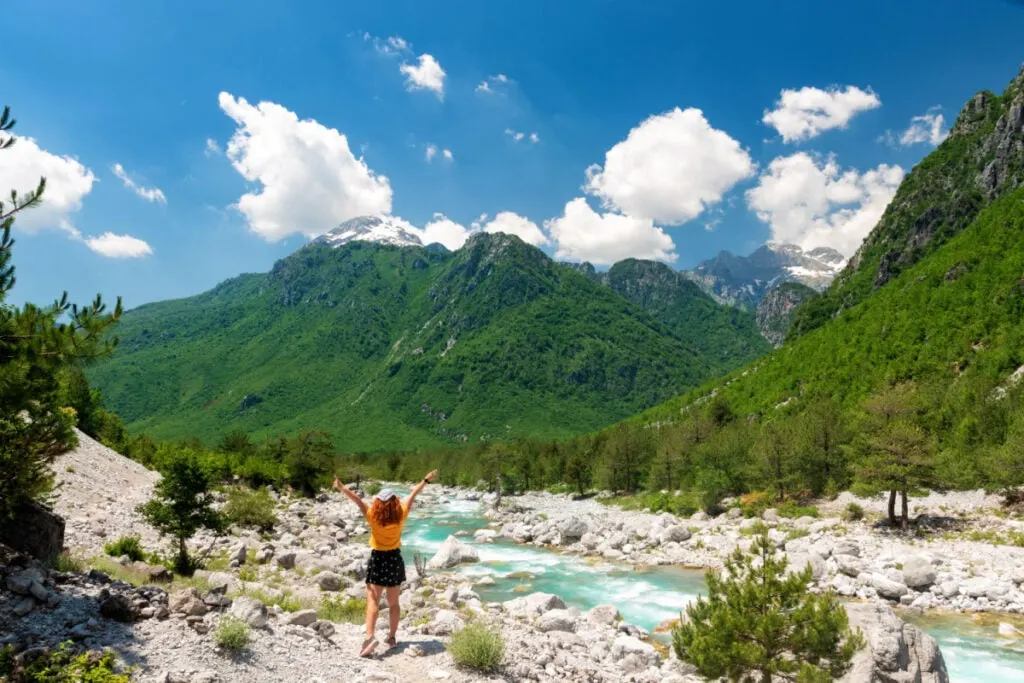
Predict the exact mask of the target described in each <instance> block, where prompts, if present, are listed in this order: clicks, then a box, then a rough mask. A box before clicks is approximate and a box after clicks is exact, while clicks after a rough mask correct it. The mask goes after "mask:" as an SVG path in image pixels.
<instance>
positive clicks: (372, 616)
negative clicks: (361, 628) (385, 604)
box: [366, 584, 384, 640]
mask: <svg viewBox="0 0 1024 683" xmlns="http://www.w3.org/2000/svg"><path fill="white" fill-rule="evenodd" d="M383 591H384V587H383V586H372V585H370V584H366V638H367V640H369V639H370V638H373V633H374V631H375V630H376V629H377V613H378V611H379V608H378V604H379V603H380V594H381V593H382V592H383Z"/></svg>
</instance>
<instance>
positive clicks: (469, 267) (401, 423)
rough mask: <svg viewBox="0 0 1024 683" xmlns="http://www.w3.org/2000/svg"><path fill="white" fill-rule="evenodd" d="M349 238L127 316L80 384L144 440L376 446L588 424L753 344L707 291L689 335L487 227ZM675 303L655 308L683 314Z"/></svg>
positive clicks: (741, 355)
mask: <svg viewBox="0 0 1024 683" xmlns="http://www.w3.org/2000/svg"><path fill="white" fill-rule="evenodd" d="M342 227H344V226H342ZM360 229H363V228H360ZM373 229H377V230H384V228H381V227H380V226H379V225H378V226H377V227H376V228H373ZM352 232H353V231H351V230H349V231H347V232H346V231H344V230H342V229H341V228H339V229H337V230H336V231H332V233H334V234H332V235H329V236H328V237H327V239H326V240H324V241H323V243H320V244H313V245H309V246H307V247H305V248H303V249H301V250H299V251H298V252H297V253H295V254H293V255H292V256H289V257H288V258H285V259H283V260H281V261H279V262H278V263H277V264H275V266H274V268H273V269H272V270H271V272H270V273H267V274H259V275H242V276H239V277H236V278H234V279H232V280H229V281H227V282H224V283H222V284H220V285H218V286H217V287H215V288H214V289H212V290H211V291H209V292H206V293H204V294H200V295H199V296H195V297H191V298H188V299H182V300H177V301H165V302H160V303H154V304H148V305H145V306H141V307H139V308H138V309H135V310H133V311H129V312H128V313H126V314H125V315H124V317H123V319H122V322H121V324H120V326H119V329H118V335H119V337H120V339H121V342H120V345H119V347H118V351H117V353H116V354H115V355H114V356H113V357H112V358H110V359H109V360H105V361H103V362H101V363H99V364H97V365H96V366H95V367H93V368H91V369H90V371H89V378H90V380H91V382H92V383H93V384H94V385H95V386H96V387H98V388H99V389H100V390H101V391H102V393H103V396H104V398H105V402H106V403H107V405H108V406H109V407H110V408H112V409H113V410H114V411H116V412H117V413H118V414H119V415H120V416H121V417H122V418H123V419H124V420H125V422H126V423H127V424H128V426H129V427H130V428H132V429H133V430H139V431H145V432H147V433H149V434H151V435H153V436H155V437H160V438H179V437H185V436H191V435H195V436H198V437H200V438H203V439H207V440H210V439H215V438H218V437H220V436H221V435H223V434H225V433H227V432H230V431H232V430H234V429H243V430H245V431H247V432H249V433H251V434H254V435H256V436H259V435H269V434H282V433H295V432H298V431H301V430H305V429H319V430H323V431H327V432H329V433H331V434H332V435H334V436H335V438H336V443H337V444H338V445H339V446H340V447H342V448H346V449H350V450H366V451H373V450H383V449H407V448H414V447H419V446H432V445H443V444H446V443H447V444H451V443H461V442H479V441H481V440H487V439H492V438H503V437H512V436H518V435H531V436H540V437H561V436H567V435H571V434H576V433H580V432H584V431H589V430H593V429H596V428H599V427H601V426H604V425H606V424H609V423H611V422H614V421H617V420H620V419H622V418H624V417H626V416H628V415H630V414H634V413H636V412H637V411H639V410H642V409H643V408H646V407H649V406H651V405H654V404H657V403H659V402H661V401H664V400H666V399H667V398H669V397H671V396H673V395H678V394H679V393H680V392H681V391H685V390H686V389H688V388H692V387H694V386H697V385H698V384H700V383H701V382H704V381H706V380H707V379H709V378H711V377H712V376H715V375H716V374H721V373H722V372H724V371H727V370H728V369H731V368H733V367H737V366H738V365H740V364H742V363H743V362H745V361H747V360H749V359H750V358H752V357H754V356H755V355H756V354H757V353H759V352H760V350H761V348H762V347H761V345H760V344H759V343H757V342H756V337H755V341H754V342H751V335H756V330H754V329H753V327H752V325H750V326H746V327H744V326H743V325H740V326H738V327H733V326H730V325H728V324H725V323H724V322H723V320H725V319H727V318H729V316H732V315H733V314H732V313H731V312H728V311H724V310H721V311H720V310H718V309H717V308H714V309H712V308H709V307H707V305H706V304H705V303H704V300H707V301H708V302H710V304H711V306H715V307H717V304H714V302H712V301H711V300H710V299H707V297H705V296H704V295H701V297H702V298H701V299H700V303H698V304H695V306H696V308H695V310H698V311H702V312H701V316H703V317H702V318H700V319H697V320H694V321H692V323H691V327H692V329H690V330H687V334H686V335H682V334H681V333H678V332H677V330H678V328H679V327H680V325H679V320H678V319H673V320H674V322H673V323H672V324H670V323H669V322H664V321H662V320H659V319H658V316H657V315H652V314H651V313H649V312H647V311H645V310H643V309H642V308H641V307H640V306H637V305H634V304H632V303H630V302H629V301H627V300H625V299H624V298H622V297H620V296H619V295H617V294H616V293H615V292H614V291H612V289H610V288H607V287H604V286H601V285H599V284H597V283H595V282H593V281H591V280H590V279H588V278H586V277H584V276H582V275H580V274H579V273H576V272H574V271H573V270H572V269H570V268H567V267H564V266H561V265H559V264H556V263H554V262H553V261H551V260H550V259H549V258H548V257H547V256H546V255H544V254H543V252H541V251H539V250H538V249H535V248H533V247H530V246H527V245H525V244H524V243H523V242H521V241H520V240H519V239H517V238H515V237H510V236H506V235H487V234H480V235H476V236H474V237H473V238H471V239H470V240H469V241H468V242H467V244H466V245H465V246H464V247H463V248H462V249H460V250H458V251H457V252H454V253H451V252H447V251H446V250H443V249H436V248H433V247H426V248H423V247H419V246H391V245H385V244H377V243H372V242H365V241H351V242H347V243H346V242H345V240H348V239H350V237H351V234H352ZM332 243H334V244H339V243H340V244H342V246H339V247H334V246H331V244H332ZM675 300H678V301H681V300H682V299H681V298H680V297H676V299H675ZM659 305H660V304H659ZM674 306H676V304H668V305H667V306H666V307H664V310H663V313H664V316H665V319H666V320H669V319H670V318H672V316H676V318H678V317H679V316H682V315H684V310H683V308H681V307H674ZM680 306H681V304H680ZM653 308H657V307H653ZM704 309H706V310H704ZM723 316H724V318H723ZM696 339H700V343H699V344H697V343H690V342H693V341H694V340H696ZM698 347H700V348H705V349H711V348H715V349H735V355H730V353H732V352H722V351H720V350H718V351H716V352H715V353H713V354H712V353H708V354H702V353H701V352H700V351H699V350H698Z"/></svg>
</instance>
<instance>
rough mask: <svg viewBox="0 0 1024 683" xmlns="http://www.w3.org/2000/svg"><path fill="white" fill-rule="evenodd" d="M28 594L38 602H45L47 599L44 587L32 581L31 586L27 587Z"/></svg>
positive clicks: (47, 594) (47, 595)
mask: <svg viewBox="0 0 1024 683" xmlns="http://www.w3.org/2000/svg"><path fill="white" fill-rule="evenodd" d="M28 594H29V595H31V596H32V597H33V598H35V599H36V600H38V601H39V602H46V598H47V597H49V593H47V592H46V586H44V585H43V584H41V583H39V582H38V581H33V582H32V585H31V586H29V587H28Z"/></svg>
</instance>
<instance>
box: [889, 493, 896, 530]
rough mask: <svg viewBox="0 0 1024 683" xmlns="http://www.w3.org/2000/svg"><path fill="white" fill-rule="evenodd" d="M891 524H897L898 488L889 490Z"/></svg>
mask: <svg viewBox="0 0 1024 683" xmlns="http://www.w3.org/2000/svg"><path fill="white" fill-rule="evenodd" d="M889 525H890V526H896V489H893V490H891V491H889Z"/></svg>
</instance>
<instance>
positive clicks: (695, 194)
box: [583, 107, 755, 225]
mask: <svg viewBox="0 0 1024 683" xmlns="http://www.w3.org/2000/svg"><path fill="white" fill-rule="evenodd" d="M754 169H755V166H754V162H753V160H752V159H751V158H750V154H748V153H747V151H746V150H745V149H743V148H742V147H741V146H740V143H739V142H737V141H736V140H734V139H733V138H731V137H730V136H729V135H728V134H727V133H725V132H723V131H721V130H717V129H715V128H712V127H711V124H709V123H708V121H707V119H705V118H704V114H703V113H702V112H701V110H699V109H693V108H690V109H686V110H681V109H679V108H678V107H677V108H675V109H673V110H672V111H669V112H666V113H664V114H658V115H655V116H651V117H650V118H648V119H646V120H645V121H643V122H642V123H641V124H640V125H638V126H637V127H636V128H634V129H633V130H631V131H630V132H629V135H628V136H627V137H626V139H625V140H623V141H622V142H619V143H618V144H616V145H615V146H614V147H612V148H611V149H610V150H608V152H607V153H606V154H605V161H604V166H603V167H601V166H599V165H596V164H595V165H593V166H591V167H590V168H588V169H587V181H586V184H585V186H584V188H583V189H584V190H585V191H586V192H588V193H589V194H592V195H595V196H597V197H600V198H601V200H602V204H603V206H604V208H606V209H614V210H616V211H619V212H621V213H623V214H626V215H628V216H632V217H635V218H638V219H646V220H652V221H656V222H658V223H666V224H670V225H678V224H680V223H685V222H686V221H688V220H691V219H693V218H696V217H697V216H698V215H700V214H701V213H702V212H703V211H704V209H706V208H707V207H709V206H711V205H713V204H716V203H718V202H719V201H721V199H722V195H723V194H724V193H726V192H728V191H729V190H730V189H732V187H733V186H734V185H736V183H738V182H739V181H740V180H743V179H744V178H747V177H749V176H751V175H752V174H753V173H754Z"/></svg>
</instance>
